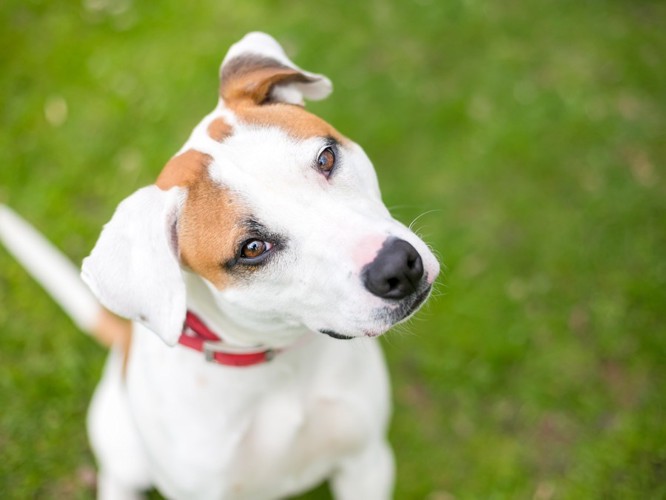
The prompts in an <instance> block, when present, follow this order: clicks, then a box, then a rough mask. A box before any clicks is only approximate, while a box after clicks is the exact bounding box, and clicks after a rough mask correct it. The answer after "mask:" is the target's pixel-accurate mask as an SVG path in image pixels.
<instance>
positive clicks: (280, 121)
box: [236, 103, 347, 143]
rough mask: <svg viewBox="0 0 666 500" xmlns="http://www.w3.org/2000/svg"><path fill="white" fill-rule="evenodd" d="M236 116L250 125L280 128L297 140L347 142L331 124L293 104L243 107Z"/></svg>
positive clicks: (237, 111)
mask: <svg viewBox="0 0 666 500" xmlns="http://www.w3.org/2000/svg"><path fill="white" fill-rule="evenodd" d="M236 116H237V117H238V119H239V120H240V121H241V122H244V123H247V124H250V125H257V126H264V127H279V128H281V129H282V130H284V131H285V132H286V133H287V134H289V135H290V136H292V137H294V138H295V139H309V138H310V137H333V138H334V139H335V140H336V141H338V142H339V143H345V142H347V139H346V138H345V136H343V135H342V134H341V133H340V132H338V131H337V130H335V128H333V126H331V125H330V124H329V123H327V122H326V121H324V120H322V119H321V118H319V117H318V116H316V115H313V114H312V113H309V112H308V111H306V110H305V109H303V108H302V107H300V106H294V105H293V104H281V103H278V104H270V105H265V106H247V107H241V108H238V109H237V110H236Z"/></svg>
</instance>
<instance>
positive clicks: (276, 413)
mask: <svg viewBox="0 0 666 500" xmlns="http://www.w3.org/2000/svg"><path fill="white" fill-rule="evenodd" d="M137 354H138V353H137ZM190 354H191V353H190V352H186V351H180V353H176V356H177V357H178V358H181V359H175V358H174V352H173V351H170V352H169V353H168V354H167V357H166V358H162V357H159V356H158V357H153V358H152V359H150V360H148V362H147V363H142V366H138V367H132V369H131V370H130V372H129V374H128V376H129V377H130V379H129V380H128V382H130V386H131V390H130V399H131V405H132V406H133V408H134V410H135V411H136V420H137V425H138V427H139V431H140V434H141V435H142V436H143V438H144V442H145V444H146V448H147V451H148V454H149V456H150V459H151V462H153V463H154V464H155V468H154V471H155V475H156V478H155V480H156V482H157V483H158V485H159V486H160V489H161V490H163V491H164V493H166V494H168V495H169V496H172V497H176V498H188V497H198V498H207V497H210V498H234V499H242V498H248V499H260V498H276V497H283V496H285V495H289V494H292V493H294V492H297V491H300V490H303V489H306V488H308V487H312V486H315V485H316V484H317V483H318V482H321V481H323V480H324V479H325V478H326V477H327V476H328V475H330V473H331V472H332V470H333V469H334V468H335V467H336V465H337V464H339V462H340V460H341V459H343V458H344V457H345V456H348V455H350V454H353V453H354V452H355V451H357V450H358V449H360V448H361V447H362V445H363V444H364V441H365V439H366V437H367V434H368V423H367V420H364V418H363V417H364V414H367V412H366V411H364V409H363V408H361V407H359V405H358V404H356V403H354V401H355V400H356V398H353V397H352V398H349V394H347V393H345V392H343V391H339V390H336V388H335V387H334V386H331V384H330V379H329V378H328V376H326V377H324V378H325V380H321V381H318V380H317V378H318V376H320V375H321V374H320V373H318V372H317V370H314V371H313V370H310V369H309V368H308V364H309V363H311V362H312V361H313V360H312V359H308V361H307V362H306V363H305V366H300V367H298V363H296V364H294V363H284V364H281V365H279V364H277V363H276V364H275V365H274V366H266V367H259V368H258V369H252V370H242V369H241V370H238V369H231V370H229V369H227V368H223V367H219V366H216V365H210V364H203V365H202V364H201V363H197V362H196V361H197V360H196V359H195V358H192V356H190ZM193 359H194V361H195V362H192V360H193ZM184 363H185V364H186V365H187V364H188V363H191V366H185V367H184V366H183V364H184ZM170 365H171V366H170ZM169 366H170V367H169ZM294 366H296V367H297V368H294ZM304 371H305V373H304ZM222 373H223V374H224V376H220V375H221V374H222ZM157 386H159V387H171V390H160V391H155V390H151V389H154V388H155V387H157Z"/></svg>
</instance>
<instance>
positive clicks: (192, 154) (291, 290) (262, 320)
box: [83, 33, 439, 344]
mask: <svg viewBox="0 0 666 500" xmlns="http://www.w3.org/2000/svg"><path fill="white" fill-rule="evenodd" d="M220 74H221V81H220V100H219V104H218V106H217V108H216V109H215V110H214V111H213V112H212V113H211V114H210V115H208V116H207V117H205V118H204V119H203V120H202V121H201V123H199V125H197V127H196V128H195V129H194V131H193V132H192V135H191V136H190V138H189V140H188V141H187V142H186V144H185V145H184V146H183V148H182V149H181V150H180V152H179V153H178V154H177V155H176V156H174V157H173V158H172V159H171V160H170V161H169V162H168V163H167V165H166V166H165V167H164V169H163V171H162V173H161V174H160V176H159V177H158V179H157V182H156V183H155V185H152V186H149V187H145V188H143V189H140V190H138V191H137V192H135V193H134V194H132V195H131V196H129V197H128V198H127V199H125V200H124V201H123V202H122V203H121V204H120V205H119V206H118V208H117V210H116V212H115V214H114V215H113V218H112V219H111V221H110V222H109V223H108V224H107V225H106V226H105V228H104V230H103V231H102V234H101V236H100V238H99V241H98V242H97V244H96V246H95V248H94V249H93V251H92V253H91V255H90V256H89V257H88V258H86V259H85V260H84V263H83V277H84V279H85V281H86V282H87V283H88V284H89V285H90V287H91V289H92V290H93V292H94V293H95V294H96V295H97V297H98V298H99V299H100V301H101V302H102V303H103V304H104V305H105V306H106V307H108V308H109V309H111V310H112V311H114V312H116V313H118V314H120V315H121V316H125V317H128V318H131V319H134V320H138V321H140V322H143V323H144V324H146V325H147V326H148V327H149V328H150V329H152V330H153V331H155V332H156V333H158V334H159V335H160V336H161V337H162V338H163V339H164V340H165V341H166V342H167V343H168V344H174V343H176V341H177V339H178V337H179V335H180V333H181V329H182V324H183V320H184V318H185V312H186V286H185V281H184V279H183V273H187V272H189V273H194V274H196V275H198V276H200V277H201V278H203V281H204V282H205V283H206V285H207V287H208V288H209V289H210V291H211V294H212V296H213V297H214V300H215V301H216V303H217V305H218V307H219V308H221V309H222V310H223V311H224V313H225V314H227V315H228V316H230V318H231V319H232V320H233V321H235V322H237V323H239V324H241V325H243V326H244V327H246V328H248V329H250V330H252V329H255V330H257V331H258V330H263V331H269V332H270V331H277V330H283V331H284V330H290V331H303V330H304V329H305V328H307V329H309V330H313V331H315V332H320V333H323V334H327V335H330V336H332V337H335V338H351V337H360V336H371V337H372V336H377V335H380V334H381V333H384V332H385V331H386V330H388V329H389V328H390V327H391V326H393V325H394V324H396V323H398V322H400V321H402V320H404V319H406V318H407V317H409V316H410V315H411V314H413V313H414V312H415V311H416V310H417V309H418V307H419V306H420V305H421V304H422V303H423V302H424V300H425V299H426V297H427V296H428V294H429V292H430V289H431V286H432V283H433V281H434V280H435V278H436V277H437V274H438V273H439V264H438V263H437V260H436V259H435V257H434V256H433V255H432V253H431V252H430V250H429V249H428V247H427V246H426V244H425V243H423V241H421V239H420V238H418V237H417V236H416V235H415V234H414V233H413V232H412V231H410V230H409V229H408V228H406V227H405V226H404V225H402V224H401V223H399V222H398V221H396V220H395V219H393V218H392V217H391V216H390V214H389V212H388V210H387V209H386V207H385V206H384V204H383V203H382V200H381V196H380V192H379V187H378V184H377V178H376V176H375V172H374V169H373V167H372V164H371V163H370V160H369V159H368V157H367V156H366V155H365V153H364V152H363V150H362V149H361V148H360V147H359V146H358V145H357V144H355V143H354V142H352V141H351V140H350V139H348V138H346V137H345V136H343V135H341V134H340V133H339V132H338V131H337V130H335V129H334V128H333V127H332V126H331V125H329V124H328V123H326V122H325V121H324V120H322V119H320V118H318V117H316V116H314V115H313V114H311V113H308V112H307V111H306V110H305V109H304V108H303V100H304V99H323V98H324V97H326V96H327V95H328V94H329V93H330V92H331V89H332V87H331V83H330V81H329V80H328V79H327V78H326V77H324V76H322V75H317V74H313V73H308V72H306V71H303V70H301V69H300V68H298V67H297V66H295V65H294V63H292V62H291V61H290V60H289V59H288V58H287V56H286V55H285V53H284V52H283V50H282V48H281V47H280V46H279V45H278V44H277V42H276V41H275V40H273V39H272V38H271V37H269V36H268V35H265V34H262V33H251V34H249V35H247V36H246V37H245V38H243V39H242V40H241V41H240V42H238V43H237V44H235V45H233V46H232V47H231V49H230V50H229V53H228V54H227V56H226V58H225V59H224V62H223V63H222V67H221V72H220Z"/></svg>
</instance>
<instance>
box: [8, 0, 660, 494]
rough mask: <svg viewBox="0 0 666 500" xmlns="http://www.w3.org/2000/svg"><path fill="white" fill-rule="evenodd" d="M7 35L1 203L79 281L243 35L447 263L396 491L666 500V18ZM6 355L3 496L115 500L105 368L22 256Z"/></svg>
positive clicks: (187, 9) (491, 9) (112, 23)
mask: <svg viewBox="0 0 666 500" xmlns="http://www.w3.org/2000/svg"><path fill="white" fill-rule="evenodd" d="M0 26H1V27H2V29H1V30H0V47H1V50H0V74H1V75H2V76H1V78H0V123H1V128H0V202H3V203H7V204H9V205H11V206H12V207H13V208H15V209H16V210H17V211H18V212H19V213H21V214H22V215H23V216H24V217H26V218H27V219H28V220H30V221H31V222H32V223H33V224H35V225H36V226H37V227H39V228H40V229H41V230H42V231H43V232H44V233H45V234H46V235H47V236H48V237H49V238H50V239H51V240H52V241H54V242H55V243H56V244H57V245H58V246H59V247H60V248H62V249H63V250H64V251H65V252H66V253H67V254H68V255H69V256H71V257H72V258H73V259H74V260H75V261H77V262H80V260H81V259H82V258H83V257H84V256H85V255H87V253H88V251H89V250H90V248H91V247H92V245H93V243H94V241H95V239H96V237H97V235H98V233H99V230H100V228H101V225H102V224H103V223H104V222H105V221H106V220H107V219H108V218H109V217H110V215H111V213H112V211H113V209H114V207H115V205H116V204H117V203H118V202H119V201H120V200H121V199H122V198H124V197H125V196H127V195H128V194H129V193H131V192H132V191H134V190H135V189H136V188H138V187H140V186H142V185H145V184H148V183H150V182H152V180H153V179H154V178H155V176H156V174H157V173H158V172H159V170H160V169H161V167H162V165H163V164H164V163H165V162H166V160H167V159H168V158H169V157H170V156H171V155H172V154H173V153H174V152H175V151H176V150H177V149H178V148H179V147H180V145H181V144H182V143H183V142H184V140H185V138H186V136H187V134H189V131H190V130H191V128H192V127H193V126H194V124H195V123H196V122H197V121H198V120H199V119H200V118H201V117H202V116H203V115H204V114H205V113H207V112H208V111H209V110H211V109H212V108H213V107H214V105H215V102H216V88H217V68H218V64H219V62H220V60H221V58H222V56H223V55H224V53H225V51H226V49H227V48H228V46H229V45H230V44H231V43H233V42H234V41H236V40H237V39H239V38H240V37H241V36H242V35H243V34H244V33H245V32H247V31H251V30H257V29H259V30H263V31H267V32H269V33H271V34H273V35H274V36H275V37H276V38H277V39H278V40H280V41H281V42H282V43H283V44H284V46H285V48H286V49H287V52H288V53H289V54H290V55H291V56H292V57H293V58H294V60H295V61H296V63H297V64H299V65H300V66H302V67H303V68H306V69H308V70H311V71H315V72H322V73H324V74H326V75H328V76H329V77H330V78H331V79H332V80H333V82H334V85H335V92H334V93H333V95H332V96H331V97H330V98H329V99H328V100H327V101H324V102H321V103H314V104H310V105H309V107H310V109H312V110H314V111H315V112H316V113H318V114H320V115H321V116H323V117H324V118H326V119H327V120H328V121H330V122H331V123H332V124H333V125H334V126H335V127H336V128H338V129H339V130H341V131H342V132H343V133H345V134H346V135H348V136H350V137H352V138H353V139H355V140H356V141H357V142H359V143H360V144H361V145H363V147H364V148H365V149H366V151H367V153H368V154H369V156H370V157H371V159H372V160H373V161H374V163H375V166H376V168H377V170H378V172H379V176H380V181H381V184H382V187H383V193H384V198H385V201H386V203H387V205H388V206H390V207H392V209H393V212H394V214H395V215H396V216H398V218H400V219H401V220H403V221H404V222H406V223H409V222H410V221H412V220H413V219H414V218H416V217H417V216H418V215H420V214H422V213H424V212H428V213H427V214H426V215H424V216H423V217H421V218H420V219H419V220H418V221H417V222H416V225H415V227H416V229H418V230H419V231H420V232H421V233H422V234H423V235H424V237H425V238H426V239H427V240H428V241H429V242H430V243H431V244H432V246H433V247H434V248H435V249H436V250H437V251H438V254H439V255H440V257H441V260H442V262H443V264H445V266H446V271H445V272H444V273H443V277H442V279H441V280H440V286H439V290H440V292H441V293H440V294H439V296H438V297H436V298H434V299H433V300H432V301H431V303H430V304H429V305H428V306H427V307H426V310H425V311H424V312H422V313H421V314H420V315H419V316H418V317H417V319H415V320H413V321H412V323H411V324H410V325H409V326H408V327H405V328H400V329H399V330H398V331H397V332H394V333H393V334H391V335H389V336H388V337H385V339H384V341H383V344H384V347H385V351H386V353H387V357H388V359H389V362H390V365H391V371H392V378H393V384H394V395H395V416H394V419H393V426H392V431H391V438H392V442H393V445H394V448H395V452H396V456H397V462H398V468H399V474H398V482H397V490H396V498H398V499H421V498H428V499H430V500H450V499H451V498H493V499H503V498H534V499H538V500H547V499H551V498H573V499H577V498H640V499H647V498H666V425H665V424H666V391H665V385H664V383H665V382H666V380H665V377H664V375H665V373H666V331H665V330H666V328H665V324H666V321H665V320H666V259H665V258H664V257H665V256H666V253H665V252H666V181H665V175H666V172H665V170H664V159H665V158H666V5H665V4H664V3H663V2H658V1H647V0H645V1H642V0H633V1H632V0H625V1H621V0H615V1H601V0H597V1H595V0H577V1H573V0H561V1H547V0H543V1H538V0H525V1H518V0H500V1H496V2H484V1H481V0H465V1H463V0H446V1H444V0H416V1H398V0H395V1H380V0H372V1H368V2H354V1H351V0H350V1H346V0H345V1H342V0H322V1H318V2H297V1H294V0H292V1H290V0H284V1H269V0H260V1H252V2H230V1H201V2H189V3H186V2H176V1H173V0H171V1H160V2H132V1H131V0H119V1H111V0H83V1H82V2H81V1H71V2H68V1H65V2H49V1H46V0H41V1H40V0H26V1H16V0H5V1H4V2H3V3H2V4H1V5H0ZM0 346H1V347H0V492H1V494H2V497H3V498H90V497H91V496H92V495H93V492H92V489H91V488H90V486H89V483H90V477H89V476H90V470H91V467H92V464H93V460H92V457H91V455H90V453H89V451H88V447H87V443H86V437H85V433H84V427H83V425H84V418H85V411H86V406H87V404H88V400H89V398H90V396H91V393H92V390H93V387H94V385H95V383H96V381H97V379H98V377H99V374H100V370H101V366H102V363H103V360H104V354H105V353H104V351H103V350H102V349H101V348H100V347H99V346H97V345H96V344H95V343H94V342H93V341H91V340H90V339H89V338H87V337H85V336H84V335H82V334H80V333H79V332H77V331H76V329H75V327H74V326H73V325H72V323H71V322H70V321H69V320H68V319H67V318H66V317H65V316H64V315H63V314H62V313H61V312H60V310H59V309H58V308H57V306H55V305H54V304H53V303H52V302H51V300H50V299H49V298H48V296H47V295H46V294H45V293H44V292H42V291H41V289H40V288H39V287H38V286H37V285H36V284H34V283H33V282H32V281H31V279H30V278H28V276H27V275H26V274H25V273H24V272H23V270H22V269H21V268H20V267H19V266H18V265H17V264H16V263H15V262H14V261H13V260H12V259H11V258H10V257H9V256H8V255H7V253H6V252H5V251H0ZM326 497H327V492H326V490H325V489H320V490H318V491H317V492H315V493H311V494H310V495H308V496H306V498H326Z"/></svg>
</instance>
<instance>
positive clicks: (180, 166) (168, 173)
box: [155, 149, 213, 191]
mask: <svg viewBox="0 0 666 500" xmlns="http://www.w3.org/2000/svg"><path fill="white" fill-rule="evenodd" d="M212 161H213V159H212V158H211V157H210V156H209V155H207V154H205V153H202V152H200V151H195V150H194V149H188V150H187V151H185V152H184V153H181V154H179V155H177V156H174V157H173V158H171V159H170V160H169V161H168V162H167V164H166V165H165V166H164V168H163V169H162V172H161V173H160V175H159V176H158V177H157V180H156V181H155V184H156V185H157V187H158V188H160V189H161V190H163V191H167V190H169V189H171V188H172V187H174V186H181V187H185V186H190V185H192V184H194V183H195V182H196V181H197V180H198V179H200V178H201V177H202V176H203V175H204V174H205V172H206V168H207V167H208V165H210V163H211V162H212Z"/></svg>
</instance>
